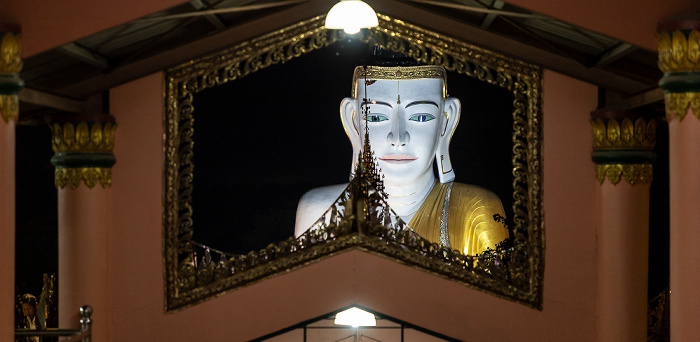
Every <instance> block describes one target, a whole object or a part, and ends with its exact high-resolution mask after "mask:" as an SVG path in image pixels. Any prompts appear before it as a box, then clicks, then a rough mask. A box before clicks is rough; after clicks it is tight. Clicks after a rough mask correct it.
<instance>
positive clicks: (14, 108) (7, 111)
mask: <svg viewBox="0 0 700 342" xmlns="http://www.w3.org/2000/svg"><path fill="white" fill-rule="evenodd" d="M0 115H2V118H3V119H5V122H10V121H15V122H17V118H19V96H17V95H0Z"/></svg>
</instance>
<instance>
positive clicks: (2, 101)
mask: <svg viewBox="0 0 700 342" xmlns="http://www.w3.org/2000/svg"><path fill="white" fill-rule="evenodd" d="M21 70H22V35H21V34H20V33H19V27H18V26H13V25H0V116H2V118H3V119H4V120H5V122H10V121H17V118H18V117H19V97H18V96H17V93H18V92H19V91H20V90H21V89H22V87H24V82H22V80H21V79H20V78H19V72H20V71H21Z"/></svg>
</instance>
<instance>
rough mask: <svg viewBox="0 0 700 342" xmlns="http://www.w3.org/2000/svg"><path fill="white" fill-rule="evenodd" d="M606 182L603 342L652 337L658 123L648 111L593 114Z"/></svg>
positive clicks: (601, 249)
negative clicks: (652, 201) (652, 194)
mask: <svg viewBox="0 0 700 342" xmlns="http://www.w3.org/2000/svg"><path fill="white" fill-rule="evenodd" d="M591 117H592V119H593V120H592V124H593V137H594V138H593V141H594V152H593V161H594V162H595V163H596V174H597V177H598V180H599V181H600V183H601V188H600V193H599V194H600V195H599V198H600V205H601V210H600V212H601V221H600V227H599V229H598V233H597V240H598V255H597V256H598V286H597V289H598V296H597V298H598V303H597V308H598V311H597V313H596V315H597V327H598V336H599V339H600V340H601V341H644V340H646V337H647V287H648V261H649V187H650V184H651V178H652V166H651V163H652V162H653V161H654V159H655V157H656V156H655V154H654V152H653V148H654V145H655V143H656V121H655V119H653V118H649V117H650V115H649V114H647V113H644V114H643V113H639V112H633V111H611V110H599V111H595V112H593V113H591Z"/></svg>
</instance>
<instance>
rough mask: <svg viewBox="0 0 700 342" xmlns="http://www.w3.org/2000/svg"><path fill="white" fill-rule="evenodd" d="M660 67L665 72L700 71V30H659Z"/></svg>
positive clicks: (657, 35) (657, 36)
mask: <svg viewBox="0 0 700 342" xmlns="http://www.w3.org/2000/svg"><path fill="white" fill-rule="evenodd" d="M656 39H657V40H658V42H659V69H661V71H663V72H665V73H671V72H691V71H700V32H698V31H696V30H690V31H686V30H683V31H681V30H674V31H671V32H658V33H657V34H656Z"/></svg>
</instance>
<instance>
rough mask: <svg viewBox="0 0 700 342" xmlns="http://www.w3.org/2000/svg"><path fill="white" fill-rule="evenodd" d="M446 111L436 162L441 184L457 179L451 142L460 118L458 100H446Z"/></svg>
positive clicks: (442, 121) (441, 120) (441, 122)
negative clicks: (453, 165)
mask: <svg viewBox="0 0 700 342" xmlns="http://www.w3.org/2000/svg"><path fill="white" fill-rule="evenodd" d="M444 108H445V111H444V113H443V115H441V118H440V125H441V126H440V137H439V138H438V145H437V149H436V150H435V162H436V163H437V169H438V177H439V178H440V183H448V182H451V181H453V180H454V179H455V172H454V169H453V168H452V160H451V159H450V140H452V134H453V133H454V130H455V128H457V124H458V123H459V117H460V114H461V113H460V109H461V106H460V103H459V100H458V99H456V98H452V97H449V98H447V99H445V107H444Z"/></svg>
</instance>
